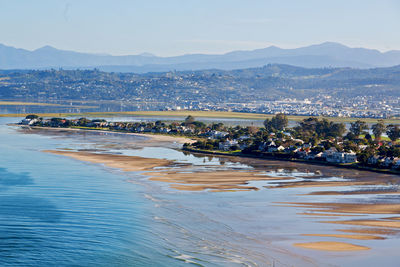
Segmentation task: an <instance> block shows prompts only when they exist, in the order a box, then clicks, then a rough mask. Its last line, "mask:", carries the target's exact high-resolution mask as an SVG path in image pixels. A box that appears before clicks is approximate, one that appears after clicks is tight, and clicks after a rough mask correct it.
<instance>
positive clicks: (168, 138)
mask: <svg viewBox="0 0 400 267" xmlns="http://www.w3.org/2000/svg"><path fill="white" fill-rule="evenodd" d="M9 125H11V126H19V127H21V128H29V129H45V130H52V131H71V132H73V131H76V132H78V131H82V132H95V133H114V134H121V135H133V136H142V137H147V138H149V139H152V140H154V141H159V142H173V143H178V144H184V143H189V144H193V143H195V142H196V140H194V139H190V138H188V137H182V136H172V135H166V134H158V133H157V134H148V133H147V134H146V133H131V132H119V131H112V130H104V129H102V130H100V129H85V128H70V127H67V128H55V127H42V126H28V125H20V124H9ZM179 150H180V151H186V152H190V153H198V154H204V155H213V156H226V157H241V158H256V159H263V160H276V161H286V162H295V163H302V164H309V165H317V166H330V167H336V168H342V169H354V170H361V171H368V172H374V173H383V174H395V175H400V171H397V170H393V169H377V168H371V167H366V166H358V165H354V164H351V165H350V164H349V165H343V164H336V163H332V162H321V161H315V160H314V161H313V160H304V159H295V158H280V157H273V156H267V155H256V154H244V153H241V152H234V153H224V152H222V151H206V150H200V149H193V148H185V147H183V148H180V149H179Z"/></svg>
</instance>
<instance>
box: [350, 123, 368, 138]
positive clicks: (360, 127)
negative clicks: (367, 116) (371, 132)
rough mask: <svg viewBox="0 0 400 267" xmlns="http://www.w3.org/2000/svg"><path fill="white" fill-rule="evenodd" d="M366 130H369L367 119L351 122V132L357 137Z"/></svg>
mask: <svg viewBox="0 0 400 267" xmlns="http://www.w3.org/2000/svg"><path fill="white" fill-rule="evenodd" d="M364 130H368V125H367V123H366V122H365V121H361V120H357V121H355V122H352V123H351V124H350V132H351V133H353V134H354V135H355V136H356V137H358V136H360V134H362V133H364Z"/></svg>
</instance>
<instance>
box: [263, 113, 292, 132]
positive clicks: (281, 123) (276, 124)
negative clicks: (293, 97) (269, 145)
mask: <svg viewBox="0 0 400 267" xmlns="http://www.w3.org/2000/svg"><path fill="white" fill-rule="evenodd" d="M288 122H289V120H288V118H287V116H286V115H285V114H283V113H278V114H276V115H275V116H273V117H272V118H271V119H266V120H265V121H264V126H265V129H266V130H267V131H268V132H276V131H283V130H284V129H285V128H286V127H287V125H288Z"/></svg>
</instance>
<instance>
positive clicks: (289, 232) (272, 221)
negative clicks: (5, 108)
mask: <svg viewBox="0 0 400 267" xmlns="http://www.w3.org/2000/svg"><path fill="white" fill-rule="evenodd" d="M18 120H19V119H18V118H0V151H1V153H0V266H188V265H195V266H376V264H383V265H382V266H396V264H397V262H398V261H397V260H399V259H400V258H399V256H398V253H397V249H396V248H398V247H399V245H400V242H399V240H398V238H396V235H391V236H385V238H386V239H385V240H356V241H354V242H353V241H351V242H352V243H356V244H357V245H362V246H368V247H371V248H372V249H371V250H369V251H360V252H358V251H357V252H321V251H314V250H306V249H302V248H296V247H294V246H293V244H294V243H296V242H306V241H319V240H320V239H321V238H319V237H304V236H303V235H302V234H306V233H334V231H335V229H337V228H339V227H341V228H346V227H345V226H343V225H341V226H339V225H338V226H337V227H336V226H335V227H333V226H332V225H331V224H328V223H320V221H321V220H323V219H324V218H322V217H317V219H315V218H314V219H312V217H310V216H302V215H299V214H300V213H304V212H310V211H309V210H307V208H304V207H290V206H286V207H283V206H282V205H280V204H279V202H282V201H286V202H304V201H305V200H307V201H308V202H323V201H324V202H340V201H347V202H352V203H359V202H362V201H364V200H365V199H368V200H369V201H373V202H375V203H378V202H382V201H385V202H388V201H392V202H393V203H398V201H399V199H398V196H399V195H398V194H393V195H373V196H366V195H347V196H331V195H318V196H306V197H305V196H302V194H306V193H309V192H310V191H312V190H315V188H313V189H310V188H302V187H295V188H268V186H274V185H277V184H279V182H280V181H279V180H276V181H252V182H250V183H249V185H252V186H255V187H257V188H258V189H259V190H257V191H239V192H229V191H227V192H212V190H205V191H204V190H203V191H182V190H176V189H173V188H171V185H170V183H166V182H159V181H152V180H149V179H148V176H147V175H146V172H124V171H121V170H119V169H115V168H110V167H107V166H106V165H104V164H93V163H88V162H83V161H78V160H75V159H72V158H68V157H65V156H61V155H54V154H51V153H46V152H43V151H44V150H49V149H51V150H54V149H59V150H83V151H95V152H99V153H115V154H124V155H131V156H141V157H151V158H160V159H169V160H174V161H176V162H179V163H180V164H182V165H185V164H186V165H193V166H194V167H193V168H197V169H198V170H206V171H211V172H212V171H215V170H217V169H218V170H222V169H223V170H233V171H244V170H254V169H257V168H258V169H260V168H261V169H262V171H263V172H265V174H266V175H269V176H271V177H272V176H273V177H282V179H286V178H288V177H290V179H292V180H291V181H303V180H307V181H318V180H319V179H322V178H324V179H328V180H329V181H342V180H346V179H347V177H350V178H354V177H351V176H352V175H358V174H355V173H354V171H353V170H350V171H349V170H332V168H324V167H318V166H309V165H306V164H287V163H283V162H274V161H271V162H268V163H266V165H265V166H264V165H262V167H256V164H255V163H254V164H253V165H252V164H251V163H249V162H247V161H240V160H229V159H226V158H216V157H209V156H202V155H192V154H184V153H182V152H180V151H177V150H175V149H173V147H165V146H161V145H160V144H158V145H157V144H154V143H150V142H149V143H148V145H145V143H146V142H144V141H145V140H147V138H145V137H142V136H140V137H137V136H129V137H128V136H123V135H112V134H111V135H110V134H109V135H104V134H97V133H82V132H80V133H77V134H70V133H50V132H49V133H43V132H40V133H37V132H34V131H32V133H31V132H30V131H29V130H25V131H21V130H20V128H19V127H17V126H8V125H7V124H9V123H15V122H18ZM321 172H322V173H325V176H321V175H320V173H321ZM360 175H361V174H360ZM362 175H370V174H362ZM373 175H379V174H373ZM396 177H397V176H393V178H391V179H392V180H393V181H394V179H395V178H396ZM387 186H392V187H393V186H394V185H393V184H391V185H387ZM359 188H360V187H351V189H359ZM318 189H320V188H318ZM347 189H348V188H347ZM325 190H338V188H336V187H330V188H328V189H325ZM305 198H306V199H305ZM312 212H314V211H312ZM316 216H317V215H316ZM357 216H359V215H355V218H359V217H357ZM362 216H367V215H362ZM368 216H369V217H368V218H371V216H372V217H374V216H375V217H374V218H379V215H376V214H375V215H368ZM392 216H393V215H392ZM388 217H389V215H388ZM350 218H352V217H350ZM328 219H330V220H332V218H331V217H329V218H328ZM339 219H340V218H339ZM346 219H349V217H346ZM354 227H355V226H354ZM351 228H353V226H351V227H350V226H349V227H347V228H346V229H351ZM323 240H336V239H335V238H324V239H323ZM347 241H348V240H347ZM378 242H380V243H378Z"/></svg>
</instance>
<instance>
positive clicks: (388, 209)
mask: <svg viewBox="0 0 400 267" xmlns="http://www.w3.org/2000/svg"><path fill="white" fill-rule="evenodd" d="M280 204H286V205H288V206H292V207H308V208H314V210H313V211H314V212H316V211H320V212H324V213H330V212H331V214H332V213H356V214H400V204H393V203H385V204H375V203H374V204H366V203H356V204H353V203H302V202H296V203H293V202H280ZM316 209H317V210H316ZM315 215H318V214H315ZM338 215H339V214H338Z"/></svg>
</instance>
